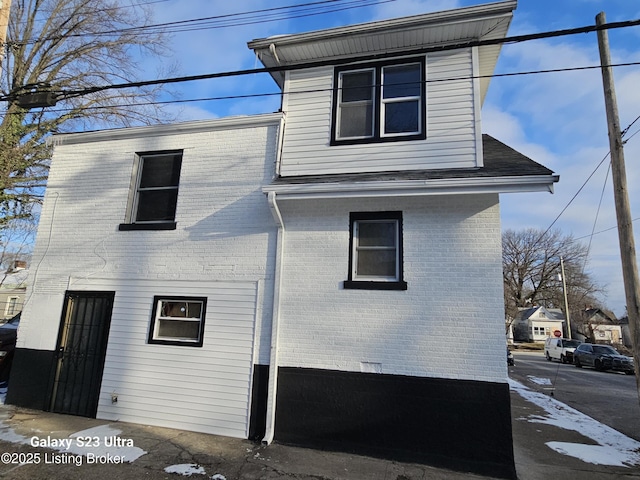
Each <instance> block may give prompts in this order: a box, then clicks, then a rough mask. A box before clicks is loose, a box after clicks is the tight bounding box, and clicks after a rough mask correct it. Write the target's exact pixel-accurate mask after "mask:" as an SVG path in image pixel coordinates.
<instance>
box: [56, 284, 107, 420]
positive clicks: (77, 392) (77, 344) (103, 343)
mask: <svg viewBox="0 0 640 480" xmlns="http://www.w3.org/2000/svg"><path fill="white" fill-rule="evenodd" d="M114 296H115V292H67V294H66V296H65V303H64V309H63V312H62V320H61V325H60V334H59V336H58V345H57V365H56V371H55V378H54V383H53V390H52V395H51V411H53V412H56V413H66V414H71V415H79V416H83V417H91V418H95V416H96V412H97V410H98V396H99V394H100V385H101V383H102V372H103V369H104V359H105V354H106V351H107V340H108V337H109V326H110V324H111V311H112V309H113V298H114Z"/></svg>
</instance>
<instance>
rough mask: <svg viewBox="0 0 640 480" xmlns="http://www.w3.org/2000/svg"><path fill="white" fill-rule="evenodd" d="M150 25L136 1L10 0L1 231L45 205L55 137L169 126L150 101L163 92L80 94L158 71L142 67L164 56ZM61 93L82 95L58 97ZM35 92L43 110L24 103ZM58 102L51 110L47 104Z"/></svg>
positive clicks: (1, 136)
mask: <svg viewBox="0 0 640 480" xmlns="http://www.w3.org/2000/svg"><path fill="white" fill-rule="evenodd" d="M149 26H151V17H150V10H148V9H147V8H145V7H144V4H140V3H137V2H130V3H129V2H127V3H125V1H123V0H13V2H12V5H11V14H10V21H9V28H8V34H7V44H6V46H4V47H6V52H5V55H4V61H3V64H2V65H1V69H2V80H1V81H2V84H1V86H2V94H3V98H2V100H4V101H5V102H6V110H5V113H4V117H3V119H2V122H1V123H0V227H1V226H2V225H3V224H4V223H6V222H8V221H10V220H11V219H13V218H24V217H28V216H30V215H31V213H32V207H33V205H34V204H35V203H37V202H39V201H40V198H41V196H42V189H43V186H44V185H45V182H46V178H47V173H48V165H49V159H50V154H51V147H50V145H48V144H47V142H46V138H47V136H49V135H50V134H51V133H59V132H69V131H75V130H79V129H86V128H88V127H91V128H93V129H95V128H101V127H104V126H129V125H132V124H150V123H157V122H162V121H167V120H171V119H169V118H168V117H166V116H165V115H164V114H163V112H162V110H161V109H159V108H158V107H157V105H154V104H152V103H150V102H153V101H154V100H156V99H157V97H158V95H159V93H160V91H161V89H160V88H159V87H150V88H135V89H123V90H114V91H109V90H107V91H101V92H97V93H92V94H83V92H84V91H86V89H88V88H91V87H95V86H97V85H110V84H114V83H126V82H132V81H135V80H137V79H140V78H142V77H145V79H149V77H150V76H152V75H153V74H154V73H158V74H159V73H160V72H148V71H145V70H143V69H141V68H140V65H141V64H143V63H142V59H144V58H145V57H146V56H147V55H154V56H155V55H160V54H162V53H164V52H166V51H167V46H168V38H167V37H166V36H165V35H164V33H163V31H162V29H157V28H145V27H149ZM62 91H66V92H69V91H75V92H78V94H77V95H75V96H74V95H70V96H60V95H59V92H62ZM34 92H36V93H38V95H39V100H40V101H41V102H40V105H41V106H35V107H34V105H38V104H39V103H38V102H35V103H34V102H33V98H32V99H31V101H30V103H26V102H25V101H24V99H25V98H27V97H25V95H27V94H32V93H34ZM47 92H51V93H50V94H49V96H48V97H47ZM56 96H57V97H59V101H58V103H57V105H55V107H53V106H52V105H51V103H48V102H49V100H51V98H54V97H56ZM43 99H44V101H42V100H43ZM42 105H44V106H42Z"/></svg>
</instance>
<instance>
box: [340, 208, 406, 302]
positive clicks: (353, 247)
mask: <svg viewBox="0 0 640 480" xmlns="http://www.w3.org/2000/svg"><path fill="white" fill-rule="evenodd" d="M365 222H380V223H383V222H384V223H388V222H395V226H396V228H395V247H394V248H393V250H395V255H396V263H395V267H396V274H395V276H394V277H389V276H384V275H358V274H357V262H358V248H361V249H362V250H369V249H373V248H378V247H375V246H372V247H371V248H369V247H364V248H363V247H360V246H359V245H358V243H359V242H358V238H357V237H358V234H357V231H358V226H359V224H360V223H365ZM403 235H404V234H403V220H402V212H401V211H387V212H351V213H350V214H349V265H348V279H347V280H345V281H344V283H343V288H345V289H358V290H407V282H405V281H404V248H403V242H404V240H403ZM379 248H384V249H385V250H390V249H391V248H390V247H383V246H380V247H379Z"/></svg>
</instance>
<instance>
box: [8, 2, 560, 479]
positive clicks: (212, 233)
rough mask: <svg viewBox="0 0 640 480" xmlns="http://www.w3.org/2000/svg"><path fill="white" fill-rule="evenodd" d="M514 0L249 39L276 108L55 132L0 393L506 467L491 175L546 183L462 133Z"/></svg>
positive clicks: (197, 426)
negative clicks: (30, 277)
mask: <svg viewBox="0 0 640 480" xmlns="http://www.w3.org/2000/svg"><path fill="white" fill-rule="evenodd" d="M515 6H516V2H515V1H507V2H501V3H495V4H488V5H479V6H474V7H469V8H463V9H458V10H451V11H445V12H436V13H429V14H425V15H418V16H413V17H407V18H401V19H393V20H385V21H380V22H374V23H368V24H363V25H352V26H347V27H340V28H335V29H330V30H323V31H318V32H310V33H302V34H295V35H286V36H277V37H272V38H265V39H258V40H254V41H252V42H250V43H249V47H250V48H252V49H253V50H254V51H255V52H256V54H257V55H258V58H259V59H260V60H261V61H262V63H263V64H264V65H265V66H266V67H268V68H269V69H270V70H269V71H270V72H271V75H272V76H273V78H274V80H275V81H276V82H277V83H278V85H279V86H280V87H281V88H282V109H281V111H279V112H277V113H273V114H267V115H256V116H249V117H236V118H228V119H219V120H209V121H202V122H190V123H185V124H177V125H161V126H152V127H139V128H127V129H122V130H111V131H100V132H87V133H77V134H67V135H56V136H55V137H54V138H53V142H54V145H55V152H54V158H53V162H52V166H51V173H50V178H49V183H48V188H47V192H46V200H45V203H44V206H43V211H42V216H41V224H40V231H39V234H38V239H37V244H36V248H35V252H34V264H35V265H38V270H37V276H36V277H34V278H35V280H34V284H33V286H32V288H31V291H30V297H29V302H28V303H27V305H26V306H25V310H24V319H23V323H22V326H21V329H20V332H19V336H18V350H17V354H16V363H15V364H14V368H16V370H18V372H17V373H18V374H15V373H16V372H14V374H15V377H13V379H12V381H14V383H12V385H11V387H10V389H9V393H8V402H9V403H14V404H18V405H24V406H28V407H31V408H41V409H46V410H52V411H56V412H63V413H71V414H78V415H86V416H96V417H98V418H104V419H112V420H116V419H118V420H122V421H129V422H137V423H144V424H150V425H161V426H165V427H174V428H180V429H187V430H194V431H200V432H206V433H211V434H220V435H230V436H235V437H242V438H256V439H260V440H262V441H263V442H265V443H270V442H272V441H276V442H282V443H289V444H295V445H301V446H309V447H319V448H326V449H338V450H342V451H349V452H356V453H367V454H373V455H379V456H384V457H389V458H395V459H400V460H411V461H422V462H427V463H432V464H437V465H445V466H448V467H450V468H456V469H462V470H469V471H474V472H479V473H485V474H490V475H493V476H501V477H507V478H509V477H511V478H513V477H515V468H514V464H513V449H512V437H511V412H510V402H509V387H508V384H507V366H506V363H505V359H504V349H505V337H504V325H503V319H504V307H503V288H502V265H501V244H500V237H501V235H500V216H499V194H500V193H505V192H523V191H546V192H549V191H552V187H553V184H554V182H556V181H557V180H558V177H557V176H555V175H553V173H552V172H551V171H550V170H548V169H546V168H545V167H543V166H541V165H539V164H537V163H535V162H533V161H532V160H530V159H528V158H527V157H524V156H523V155H521V154H519V153H518V152H516V151H514V150H513V149H511V148H509V147H508V146H506V145H504V144H502V143H501V142H499V141H498V140H496V139H494V138H492V137H490V136H486V135H482V134H481V122H480V110H481V105H482V101H483V99H484V97H485V94H486V91H487V87H488V84H489V78H490V75H491V73H492V72H493V69H494V66H495V63H496V61H497V58H498V53H499V50H500V47H499V45H480V46H478V41H482V40H493V39H500V38H503V37H505V35H506V33H507V29H508V26H509V23H510V20H511V17H512V11H513V10H514V8H515ZM478 304H482V305H483V308H482V309H478V308H477V305H478ZM81 332H89V333H88V335H87V336H86V337H82V338H83V342H78V341H77V339H79V338H80V335H81ZM452 339H455V352H453V351H452V349H451V344H452V343H451V342H452ZM88 345H93V346H94V347H95V348H92V351H93V350H95V351H96V352H98V353H97V355H96V356H95V357H91V356H88V355H86V354H87V353H88ZM80 359H82V361H79V360H80ZM63 360H65V361H63ZM71 365H73V368H72V367H71Z"/></svg>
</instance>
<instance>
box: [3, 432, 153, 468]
mask: <svg viewBox="0 0 640 480" xmlns="http://www.w3.org/2000/svg"><path fill="white" fill-rule="evenodd" d="M121 433H122V432H121V431H120V430H116V429H115V428H111V427H109V426H108V425H100V426H97V427H94V428H89V429H87V430H82V431H80V432H76V433H73V434H71V435H69V438H70V439H72V441H71V442H70V444H69V447H68V448H67V447H66V446H63V445H61V446H57V447H51V450H56V451H58V452H60V453H70V454H75V455H88V454H93V455H94V456H96V457H102V456H105V455H111V456H113V457H116V456H118V457H121V458H122V461H123V462H129V463H131V462H134V461H136V460H137V459H138V458H140V457H141V456H142V455H145V454H146V453H147V452H145V451H144V450H142V449H141V448H138V447H136V446H122V445H111V446H106V445H105V442H104V439H106V438H119V435H120V434H121ZM35 437H38V438H41V437H44V435H36V436H35ZM32 438H34V436H31V437H25V436H24V435H20V434H17V433H16V432H15V431H14V430H13V429H12V428H9V427H8V426H6V425H5V424H4V423H0V440H3V441H5V442H11V443H20V444H24V445H31V440H32ZM80 438H81V439H82V442H80V441H79V439H80ZM94 439H97V440H96V441H94ZM123 443H126V442H123Z"/></svg>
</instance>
